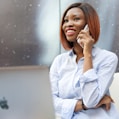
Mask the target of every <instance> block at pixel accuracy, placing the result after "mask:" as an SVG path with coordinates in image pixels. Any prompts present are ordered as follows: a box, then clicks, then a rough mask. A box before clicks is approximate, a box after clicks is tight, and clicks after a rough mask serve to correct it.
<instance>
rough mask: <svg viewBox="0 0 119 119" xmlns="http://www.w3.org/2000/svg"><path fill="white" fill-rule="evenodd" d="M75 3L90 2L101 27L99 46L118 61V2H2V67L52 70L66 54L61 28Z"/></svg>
mask: <svg viewBox="0 0 119 119" xmlns="http://www.w3.org/2000/svg"><path fill="white" fill-rule="evenodd" d="M74 2H88V3H89V4H91V5H92V6H93V7H94V8H95V9H96V11H97V12H98V15H99V18H100V23H101V35H100V38H99V42H98V43H97V44H96V45H97V46H99V47H101V48H104V49H107V50H110V51H113V52H115V53H116V54H117V55H118V57H119V22H118V19H119V15H118V11H119V7H118V6H119V2H118V0H113V1H112V0H70V1H69V0H65V1H64V0H47V1H45V0H0V67H3V66H21V65H48V66H50V65H51V63H52V61H53V59H54V58H55V57H56V56H57V55H58V54H60V53H61V52H64V49H63V48H62V46H61V44H60V40H59V24H60V20H61V16H62V13H63V12H64V10H65V9H66V8H67V6H68V5H70V4H71V3H74ZM117 71H119V65H118V67H117Z"/></svg>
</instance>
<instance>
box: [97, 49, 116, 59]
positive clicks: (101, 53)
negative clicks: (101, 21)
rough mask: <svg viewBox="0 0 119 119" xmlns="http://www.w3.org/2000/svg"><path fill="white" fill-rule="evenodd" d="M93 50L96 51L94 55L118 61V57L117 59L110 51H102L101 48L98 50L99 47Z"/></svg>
mask: <svg viewBox="0 0 119 119" xmlns="http://www.w3.org/2000/svg"><path fill="white" fill-rule="evenodd" d="M95 49H96V54H97V55H99V56H101V57H103V58H105V59H108V58H111V59H114V60H118V57H117V55H116V53H114V52H112V51H109V50H106V49H102V48H99V47H95Z"/></svg>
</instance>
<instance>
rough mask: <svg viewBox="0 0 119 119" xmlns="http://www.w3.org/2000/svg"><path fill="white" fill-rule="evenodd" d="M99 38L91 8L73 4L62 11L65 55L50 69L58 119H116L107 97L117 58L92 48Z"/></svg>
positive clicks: (116, 114)
mask: <svg viewBox="0 0 119 119" xmlns="http://www.w3.org/2000/svg"><path fill="white" fill-rule="evenodd" d="M85 26H87V30H85V29H86V28H85ZM99 35H100V21H99V18H98V14H97V13H96V11H95V9H94V8H93V7H92V6H91V5H89V4H88V3H74V4H71V5H70V6H69V7H68V8H67V9H66V10H65V12H64V14H63V16H62V21H61V25H60V40H61V43H62V45H63V47H64V48H65V49H66V50H68V52H65V53H62V54H60V55H58V56H57V57H56V58H55V59H54V61H53V63H52V65H51V68H50V80H51V85H52V92H53V93H52V94H53V99H54V106H55V110H56V113H58V114H60V115H61V118H62V119H80V118H82V119H119V114H118V112H117V110H116V108H115V105H114V104H113V99H112V97H111V96H110V94H109V88H110V85H111V83H112V81H113V76H114V73H115V71H116V67H117V63H118V58H117V56H116V54H114V53H113V52H110V51H107V50H104V49H101V48H99V47H96V46H94V45H95V43H96V42H97V41H98V38H99ZM77 38H78V39H80V42H77ZM81 45H83V47H82V46H81ZM64 87H65V91H64Z"/></svg>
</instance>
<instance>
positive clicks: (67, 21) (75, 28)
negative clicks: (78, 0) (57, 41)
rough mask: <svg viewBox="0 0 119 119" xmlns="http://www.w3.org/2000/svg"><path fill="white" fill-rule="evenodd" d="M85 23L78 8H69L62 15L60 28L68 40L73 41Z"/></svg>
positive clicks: (82, 14)
mask: <svg viewBox="0 0 119 119" xmlns="http://www.w3.org/2000/svg"><path fill="white" fill-rule="evenodd" d="M85 24H86V21H85V16H84V13H83V11H82V10H81V9H80V8H76V7H75V8H71V9H70V10H69V11H68V12H67V13H66V16H64V23H63V25H62V29H63V31H64V34H65V36H66V38H67V40H68V41H70V42H75V41H76V39H77V35H78V34H79V32H80V31H81V30H82V29H83V28H84V26H85Z"/></svg>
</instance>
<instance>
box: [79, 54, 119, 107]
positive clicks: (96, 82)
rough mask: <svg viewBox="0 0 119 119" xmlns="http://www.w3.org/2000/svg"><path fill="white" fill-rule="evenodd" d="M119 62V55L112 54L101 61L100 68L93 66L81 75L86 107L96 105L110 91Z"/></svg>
mask: <svg viewBox="0 0 119 119" xmlns="http://www.w3.org/2000/svg"><path fill="white" fill-rule="evenodd" d="M117 63H118V58H117V56H116V55H115V54H112V55H111V56H109V57H107V58H106V59H104V60H103V61H101V62H100V64H99V67H98V69H95V68H92V69H90V70H88V71H86V72H85V73H83V74H82V75H81V76H80V80H79V81H80V86H81V95H82V99H83V102H84V104H85V105H86V107H88V108H92V107H95V106H96V105H97V104H98V103H99V101H100V100H101V99H102V97H103V96H104V95H105V94H106V93H107V92H108V90H109V87H110V85H111V83H112V81H113V75H114V73H115V70H116V67H117Z"/></svg>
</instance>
